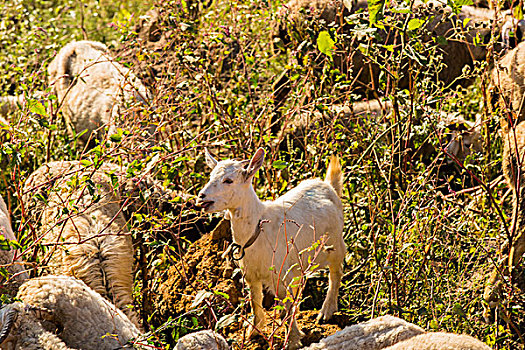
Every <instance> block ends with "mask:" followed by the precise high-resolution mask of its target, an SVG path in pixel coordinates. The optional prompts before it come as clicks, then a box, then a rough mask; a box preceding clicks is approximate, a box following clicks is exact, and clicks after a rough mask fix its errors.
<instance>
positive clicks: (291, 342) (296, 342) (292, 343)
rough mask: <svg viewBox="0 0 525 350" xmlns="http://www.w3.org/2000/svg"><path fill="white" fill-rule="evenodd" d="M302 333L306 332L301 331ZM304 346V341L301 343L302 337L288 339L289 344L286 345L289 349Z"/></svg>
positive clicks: (292, 349)
mask: <svg viewBox="0 0 525 350" xmlns="http://www.w3.org/2000/svg"><path fill="white" fill-rule="evenodd" d="M301 334H303V336H304V333H302V332H301ZM302 347H303V343H301V338H298V339H291V338H290V340H289V341H288V346H287V347H286V349H287V350H296V349H300V348H302Z"/></svg>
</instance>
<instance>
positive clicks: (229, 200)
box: [197, 148, 265, 213]
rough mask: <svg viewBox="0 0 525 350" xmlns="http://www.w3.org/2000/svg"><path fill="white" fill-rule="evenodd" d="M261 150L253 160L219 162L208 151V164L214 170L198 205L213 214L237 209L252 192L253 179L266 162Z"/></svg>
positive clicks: (201, 192) (198, 200)
mask: <svg viewBox="0 0 525 350" xmlns="http://www.w3.org/2000/svg"><path fill="white" fill-rule="evenodd" d="M264 154H265V153H264V150H263V149H262V148H259V149H258V150H257V151H256V152H255V154H254V155H253V157H252V159H251V160H249V161H248V160H242V161H238V160H230V159H228V160H223V161H220V162H219V161H217V160H215V158H213V157H212V155H211V154H210V153H209V152H208V149H206V164H208V166H209V167H210V168H212V169H213V170H212V172H211V175H210V180H209V181H208V183H207V184H206V186H204V188H203V189H202V190H201V191H200V192H199V196H198V198H197V205H198V206H200V207H202V208H203V209H204V210H205V211H207V212H210V213H213V212H218V211H222V210H226V209H234V208H237V207H238V206H239V205H240V204H241V203H242V201H243V199H244V198H245V197H246V195H247V191H250V188H251V184H252V178H253V176H254V175H255V173H257V170H259V168H260V167H261V166H262V164H263V161H264Z"/></svg>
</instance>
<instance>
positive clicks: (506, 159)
mask: <svg viewBox="0 0 525 350" xmlns="http://www.w3.org/2000/svg"><path fill="white" fill-rule="evenodd" d="M501 124H502V135H503V156H502V167H503V175H504V177H505V180H506V182H507V185H508V186H509V187H510V188H511V190H512V195H513V201H512V203H513V208H512V224H511V226H510V228H509V230H515V236H514V237H513V239H512V242H509V244H508V250H507V252H508V259H507V258H506V262H497V265H496V266H495V268H494V270H493V271H492V273H491V275H490V276H489V278H488V280H487V283H486V285H485V290H484V295H483V297H484V299H485V300H486V301H487V302H488V305H489V307H495V306H497V305H498V302H499V298H500V295H499V293H500V291H501V285H502V277H503V276H508V275H511V274H512V272H513V270H514V268H515V267H516V265H517V264H518V263H519V262H520V261H523V254H524V253H525V232H524V229H523V227H524V224H525V190H524V187H525V180H524V177H523V175H522V174H523V170H524V167H523V165H522V162H523V159H524V155H525V121H522V122H520V123H518V124H517V125H516V126H515V127H511V126H510V125H509V122H508V121H507V119H506V117H503V118H501ZM518 175H519V176H518ZM487 311H488V310H485V317H487V316H488V314H487Z"/></svg>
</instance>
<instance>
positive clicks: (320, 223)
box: [197, 148, 346, 349]
mask: <svg viewBox="0 0 525 350" xmlns="http://www.w3.org/2000/svg"><path fill="white" fill-rule="evenodd" d="M264 155H265V153H264V150H263V149H262V148H259V149H258V150H257V151H256V152H255V154H254V155H253V157H252V159H251V160H250V161H237V160H223V161H220V162H218V161H217V160H215V159H214V158H213V157H212V156H211V155H210V154H209V152H208V150H206V162H207V164H208V165H209V166H210V167H211V168H212V169H213V171H212V172H211V175H210V180H209V182H208V183H207V184H206V186H205V187H204V188H203V189H202V190H201V191H200V193H199V198H198V202H197V203H198V204H199V205H200V206H201V207H202V208H204V210H205V211H206V212H219V211H223V210H225V211H226V213H225V215H226V217H227V218H229V219H230V220H231V227H232V232H233V242H234V243H236V244H238V245H240V246H241V247H243V248H242V251H244V249H246V254H245V255H244V256H243V257H242V259H241V267H242V268H243V270H244V273H245V278H246V282H247V284H248V286H249V288H250V298H251V306H252V310H253V313H254V316H255V319H254V322H253V326H252V327H250V331H249V334H250V335H251V336H252V335H254V334H256V333H257V332H258V329H260V328H259V327H261V326H263V325H264V311H263V308H262V299H263V287H266V288H268V289H270V290H271V291H272V292H273V293H274V294H275V295H276V296H278V297H279V298H281V299H284V298H285V297H287V296H290V297H291V298H292V299H295V298H297V297H298V291H299V286H298V285H297V284H298V283H297V280H298V279H300V278H301V277H302V276H303V274H304V269H305V267H307V266H312V264H313V263H315V264H318V265H319V266H320V267H327V266H328V267H329V268H330V277H329V280H330V282H329V287H328V293H327V296H326V299H325V301H324V303H323V306H322V309H321V311H320V313H319V316H318V320H321V319H323V320H328V319H329V318H330V317H332V315H333V313H334V312H336V311H337V298H338V292H339V286H340V284H341V278H342V276H343V268H342V263H343V259H344V256H345V253H346V246H345V243H344V240H343V236H342V231H343V224H344V218H343V205H342V203H341V199H340V196H341V191H342V171H341V165H340V163H339V160H338V158H337V157H332V159H331V161H330V165H329V168H328V172H327V175H326V179H325V181H322V180H320V179H310V180H306V181H303V182H301V183H300V184H299V185H298V186H297V187H295V188H294V189H292V190H290V191H289V192H288V193H286V194H285V195H283V196H281V197H279V198H278V199H276V200H275V201H266V202H262V201H261V200H260V199H259V198H258V197H257V195H256V193H255V191H254V189H253V187H252V178H253V176H254V175H255V173H256V172H257V171H258V170H259V168H261V166H262V164H263V161H264ZM257 235H258V236H257ZM316 242H319V243H320V245H319V248H317V249H309V248H312V247H313V246H314V245H315V244H316ZM314 260H315V262H313V261H314ZM292 282H293V284H295V285H292ZM288 286H290V289H288ZM288 292H291V294H290V293H288ZM287 299H288V300H289V298H287ZM296 305H297V303H292V302H290V301H289V302H287V305H286V306H287V308H288V310H289V311H292V312H294V311H295V309H294V308H295V306H296ZM293 314H294V313H291V315H293ZM302 336H303V334H302V332H301V331H300V330H299V328H298V327H297V323H296V321H295V317H293V321H292V323H291V327H290V334H289V343H288V348H289V349H296V348H298V347H300V346H301V337H302Z"/></svg>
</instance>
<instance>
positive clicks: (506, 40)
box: [501, 16, 525, 49]
mask: <svg viewBox="0 0 525 350" xmlns="http://www.w3.org/2000/svg"><path fill="white" fill-rule="evenodd" d="M524 34H525V20H523V19H522V20H519V21H518V20H517V19H516V18H514V17H512V16H510V17H509V18H508V19H507V21H506V22H505V23H504V24H503V27H502V28H501V41H502V42H503V46H504V48H505V49H513V48H515V47H516V46H517V45H518V44H519V43H520V42H521V40H523V35H524Z"/></svg>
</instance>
